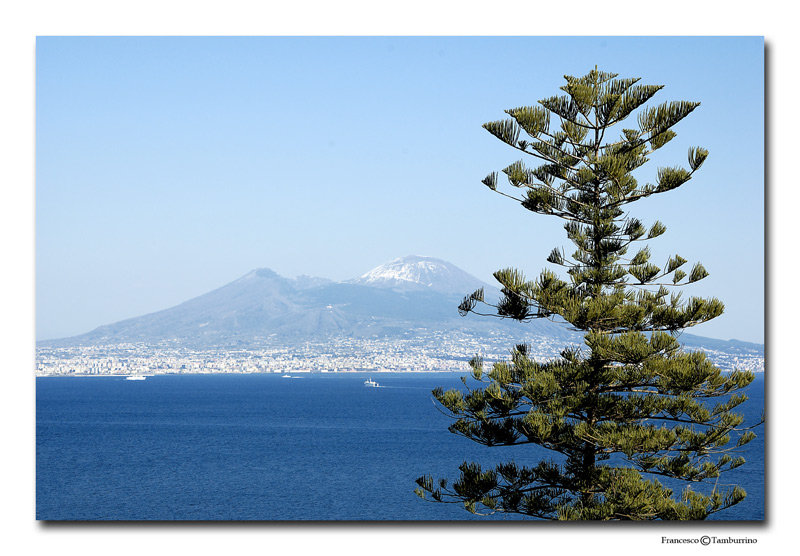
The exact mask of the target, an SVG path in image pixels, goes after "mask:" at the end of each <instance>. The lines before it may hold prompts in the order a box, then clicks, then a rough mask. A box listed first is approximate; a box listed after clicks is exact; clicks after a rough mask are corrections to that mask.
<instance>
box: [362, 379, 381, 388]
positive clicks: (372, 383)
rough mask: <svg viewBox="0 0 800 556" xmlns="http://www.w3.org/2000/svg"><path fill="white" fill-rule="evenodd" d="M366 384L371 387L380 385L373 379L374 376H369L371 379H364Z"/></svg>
mask: <svg viewBox="0 0 800 556" xmlns="http://www.w3.org/2000/svg"><path fill="white" fill-rule="evenodd" d="M364 386H368V387H370V388H377V387H378V386H380V385H379V384H378V383H377V382H375V381H374V380H372V378H369V379H367V380H365V381H364Z"/></svg>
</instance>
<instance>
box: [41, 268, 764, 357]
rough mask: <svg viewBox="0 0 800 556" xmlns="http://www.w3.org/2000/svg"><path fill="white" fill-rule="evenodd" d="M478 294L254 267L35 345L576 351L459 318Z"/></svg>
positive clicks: (541, 324)
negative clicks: (375, 341)
mask: <svg viewBox="0 0 800 556" xmlns="http://www.w3.org/2000/svg"><path fill="white" fill-rule="evenodd" d="M481 287H482V288H484V289H485V291H486V292H487V299H490V300H492V299H497V298H498V297H499V295H500V291H499V290H498V289H497V288H495V287H493V286H491V285H489V284H486V283H485V282H482V281H481V280H479V279H477V278H475V277H474V276H472V275H470V274H468V273H467V272H465V271H463V270H462V269H460V268H458V267H456V266H455V265H453V264H452V263H449V262H447V261H444V260H442V259H437V258H434V257H422V256H417V255H409V256H406V257H400V258H397V259H392V260H391V261H388V262H387V263H384V264H382V265H378V266H377V267H375V268H374V269H372V270H370V271H368V272H366V273H364V274H362V275H360V276H359V277H357V278H354V279H350V280H344V281H341V282H336V281H333V280H329V279H327V278H319V277H313V276H308V275H301V276H298V277H296V278H285V277H283V276H281V275H279V274H278V273H277V272H275V271H273V270H271V269H270V268H257V269H253V270H251V271H250V272H248V273H247V274H245V275H243V276H241V277H240V278H238V279H236V280H233V281H232V282H230V283H228V284H225V285H223V286H221V287H219V288H216V289H214V290H211V291H209V292H207V293H205V294H202V295H200V296H197V297H194V298H192V299H189V300H187V301H184V302H182V303H180V304H178V305H175V306H173V307H169V308H166V309H162V310H160V311H156V312H153V313H149V314H146V315H141V316H138V317H133V318H129V319H125V320H122V321H119V322H116V323H111V324H106V325H103V326H99V327H97V328H95V329H93V330H91V331H89V332H86V333H84V334H80V335H77V336H71V337H68V338H58V339H52V340H43V341H40V342H37V345H39V346H43V347H44V346H47V347H58V346H71V345H103V344H112V343H124V342H143V343H147V342H159V341H166V340H170V341H176V342H179V343H184V344H186V345H191V346H197V345H204V346H213V345H220V346H224V345H231V344H232V343H236V344H239V345H248V344H258V343H259V342H263V339H264V338H266V337H272V338H277V339H280V340H282V341H285V342H287V343H289V344H291V343H297V342H302V341H308V340H310V339H326V338H332V337H352V338H369V337H382V338H392V337H395V336H398V337H399V336H400V335H407V334H408V331H409V330H415V329H425V330H431V329H433V330H439V331H441V332H442V333H443V334H455V333H459V334H469V335H470V336H472V337H474V338H482V337H490V336H497V335H503V336H507V337H509V338H519V341H520V342H529V341H536V340H537V338H539V339H541V338H547V339H549V340H552V341H554V342H562V343H563V344H564V345H566V344H578V345H580V344H582V335H581V334H580V333H578V332H575V331H572V330H569V329H568V327H567V326H566V325H565V324H558V323H554V322H552V321H549V320H546V319H538V320H534V321H532V322H529V323H525V324H521V323H517V322H516V321H510V320H509V319H497V318H495V319H492V318H470V317H466V318H465V317H461V316H459V315H458V312H457V309H456V308H457V305H458V302H459V301H460V300H461V299H462V298H463V297H464V296H465V295H468V294H470V293H472V292H473V291H474V290H476V289H478V288H481ZM682 341H683V343H685V345H687V346H693V347H698V346H708V348H709V349H717V350H721V351H725V352H739V351H741V352H747V353H750V352H753V351H756V352H758V351H760V352H761V353H763V345H761V344H754V343H750V342H741V341H739V340H730V341H725V340H716V339H711V338H704V337H701V336H694V335H690V334H684V335H683V336H682Z"/></svg>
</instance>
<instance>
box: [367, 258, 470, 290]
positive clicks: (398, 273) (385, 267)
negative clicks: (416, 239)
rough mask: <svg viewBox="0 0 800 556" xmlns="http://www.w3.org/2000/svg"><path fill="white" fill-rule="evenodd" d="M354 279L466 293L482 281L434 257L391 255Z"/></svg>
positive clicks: (395, 286) (386, 285)
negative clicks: (393, 256)
mask: <svg viewBox="0 0 800 556" xmlns="http://www.w3.org/2000/svg"><path fill="white" fill-rule="evenodd" d="M352 282H353V283H356V284H361V285H364V286H373V287H379V288H391V289H400V290H432V291H438V292H443V293H454V294H459V295H466V294H469V293H471V292H472V291H474V290H475V289H477V288H480V287H482V286H484V284H483V283H482V282H481V281H480V280H478V279H477V278H475V277H474V276H471V275H470V274H467V273H466V272H464V271H463V270H461V269H460V268H458V267H456V266H454V265H452V264H450V263H448V262H446V261H443V260H441V259H435V258H433V257H420V256H417V255H412V256H408V257H402V258H398V259H393V260H391V261H389V262H387V263H384V264H382V265H380V266H377V267H375V268H373V269H372V270H370V271H369V272H367V273H366V274H363V275H361V276H359V277H358V278H356V279H355V280H352Z"/></svg>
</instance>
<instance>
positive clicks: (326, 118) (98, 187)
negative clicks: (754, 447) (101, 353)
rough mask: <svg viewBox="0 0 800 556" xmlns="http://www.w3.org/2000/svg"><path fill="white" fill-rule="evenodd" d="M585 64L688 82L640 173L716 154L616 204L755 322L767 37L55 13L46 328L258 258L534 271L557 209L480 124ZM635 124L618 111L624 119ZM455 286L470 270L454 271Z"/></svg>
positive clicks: (156, 300)
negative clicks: (380, 33) (126, 27)
mask: <svg viewBox="0 0 800 556" xmlns="http://www.w3.org/2000/svg"><path fill="white" fill-rule="evenodd" d="M595 66H597V67H598V68H599V69H601V70H604V71H610V72H614V73H618V74H620V76H621V77H641V78H642V82H643V83H649V84H661V85H664V86H665V88H664V89H663V90H662V91H661V92H660V93H659V94H658V95H657V96H656V97H655V98H654V99H653V101H651V104H657V103H660V102H664V101H671V100H692V101H699V102H700V103H701V105H700V107H699V108H698V109H697V110H695V111H694V112H693V113H692V114H691V115H690V116H689V117H688V118H687V119H686V120H684V121H683V122H681V123H680V124H678V126H677V127H676V128H675V131H677V133H678V135H677V137H676V138H675V139H673V141H672V142H671V143H670V144H669V145H667V146H666V147H664V148H663V149H662V150H661V151H659V153H658V155H657V156H654V157H653V158H652V160H651V162H650V163H649V164H647V165H645V167H644V168H643V169H642V170H641V171H640V173H638V174H637V177H638V178H639V179H640V182H646V181H653V180H654V179H655V173H656V168H657V167H659V166H674V165H682V166H686V153H687V151H688V149H689V147H690V146H697V145H699V146H703V147H705V148H707V149H708V150H709V151H710V156H709V158H708V160H707V161H706V163H705V164H704V166H703V168H702V169H701V170H699V171H698V172H697V173H696V174H695V177H694V178H693V179H692V180H691V181H690V182H688V183H687V184H686V185H684V186H683V187H681V188H679V189H678V190H676V191H672V192H669V193H666V194H664V195H656V196H654V197H651V198H649V199H646V200H643V201H641V202H638V203H634V204H633V205H629V209H630V214H631V216H635V217H639V218H641V219H642V220H643V221H644V222H645V224H647V223H652V222H653V221H654V220H656V219H658V220H660V221H661V222H663V223H664V224H665V225H666V227H667V233H666V234H664V235H663V236H661V237H660V238H658V239H657V240H654V241H653V242H652V243H651V248H652V251H653V253H654V259H653V262H655V263H656V264H658V263H663V262H665V261H666V260H667V258H668V257H669V256H671V255H673V254H675V253H678V254H680V255H681V256H683V257H684V258H686V259H688V260H689V261H690V263H693V262H696V261H700V262H702V263H703V265H704V266H705V267H706V269H707V270H708V271H709V273H710V276H709V277H708V278H706V279H705V280H703V281H702V282H700V283H697V284H695V285H692V286H690V287H687V288H686V289H685V291H684V295H685V296H695V295H696V296H701V297H710V296H714V297H717V298H719V299H721V300H722V301H723V302H724V303H725V306H726V312H725V314H724V315H723V316H721V317H719V318H717V319H715V320H714V321H711V322H709V323H706V324H703V325H701V326H698V327H695V328H693V329H691V330H689V332H691V333H693V334H698V335H702V336H709V337H714V338H721V339H731V338H736V339H739V340H745V341H753V342H759V343H760V342H763V341H764V256H765V251H764V241H765V236H764V224H765V222H764V214H765V210H764V201H765V191H764V176H765V169H764V157H765V155H764V141H765V138H764V131H765V130H764V113H765V109H764V73H765V67H764V40H763V38H762V37H758V36H753V37H662V38H657V37H226V38H214V37H194V38H192V37H150V38H147V37H61V36H40V37H38V38H37V40H36V163H35V164H36V190H35V203H36V208H35V211H36V214H35V233H36V239H35V241H36V244H35V249H36V252H35V264H36V337H37V339H39V340H42V339H50V338H58V337H65V336H71V335H76V334H80V333H83V332H87V331H89V330H91V329H94V328H96V327H97V326H100V325H103V324H109V323H112V322H116V321H119V320H122V319H125V318H130V317H135V316H139V315H142V314H146V313H150V312H153V311H157V310H161V309H165V308H168V307H171V306H174V305H177V304H178V303H181V302H183V301H186V300H188V299H190V298H192V297H195V296H198V295H201V294H203V293H206V292H208V291H210V290H212V289H214V288H217V287H220V286H222V285H225V284H226V283H228V282H231V281H233V280H235V279H236V278H239V277H240V276H242V275H244V274H246V273H248V272H249V271H250V270H252V269H255V268H270V269H272V270H274V271H275V272H277V273H278V274H281V275H283V276H286V277H295V276H298V275H302V274H306V275H312V276H320V277H325V278H330V279H333V280H345V279H349V278H354V277H357V276H359V275H361V274H363V273H365V272H367V271H369V270H371V269H372V268H374V267H375V266H378V265H379V264H382V263H384V262H386V261H388V260H390V259H393V258H396V257H401V256H405V255H411V254H416V255H427V256H433V257H438V258H441V259H444V260H447V261H449V262H451V263H453V264H455V265H456V266H458V267H460V268H462V269H463V270H465V271H467V272H469V273H470V274H473V275H474V276H476V277H478V278H480V279H482V280H484V281H487V282H493V278H492V273H493V272H494V271H496V270H498V269H501V268H506V267H509V266H512V267H516V268H519V269H520V270H522V271H524V272H525V274H526V275H527V276H528V277H530V278H534V277H535V276H537V275H538V273H539V272H540V271H541V270H542V269H544V268H552V267H551V266H550V265H549V264H548V263H547V262H546V261H545V259H546V257H547V255H548V254H549V253H550V251H551V250H552V249H553V248H554V247H561V246H563V247H565V248H567V252H571V251H570V250H569V247H571V245H570V244H569V242H568V240H567V239H566V236H565V233H564V230H563V227H562V223H561V221H559V220H558V219H556V218H552V217H545V216H541V215H537V214H533V213H531V212H528V211H526V210H524V209H523V208H521V207H520V206H519V205H516V204H514V203H513V202H512V201H511V200H509V199H507V198H504V197H502V196H500V195H497V194H493V193H492V192H491V191H490V190H488V189H487V188H486V187H485V186H484V185H483V184H482V183H481V180H482V179H483V178H484V177H485V176H486V175H487V174H489V173H490V172H493V171H499V170H501V169H502V168H504V167H506V166H507V165H509V164H511V163H512V162H515V161H517V160H519V156H518V154H520V153H519V152H518V151H514V150H513V149H511V148H510V147H508V146H506V145H504V144H503V143H501V142H500V141H498V140H497V139H495V138H494V137H492V136H491V135H490V134H489V133H488V132H486V131H485V130H484V129H482V128H481V124H483V123H484V122H488V121H493V120H499V119H504V118H505V117H507V116H506V114H505V113H504V112H503V111H504V110H505V109H508V108H514V107H518V106H523V105H532V104H535V103H536V102H537V101H538V100H540V99H543V98H546V97H550V96H553V95H556V94H562V91H560V90H559V87H560V86H561V85H563V83H564V79H563V76H564V75H565V74H567V75H575V76H579V75H584V74H585V73H587V72H588V71H589V70H591V69H593V68H594V67H595ZM632 126H633V124H631V127H632ZM465 293H468V292H465Z"/></svg>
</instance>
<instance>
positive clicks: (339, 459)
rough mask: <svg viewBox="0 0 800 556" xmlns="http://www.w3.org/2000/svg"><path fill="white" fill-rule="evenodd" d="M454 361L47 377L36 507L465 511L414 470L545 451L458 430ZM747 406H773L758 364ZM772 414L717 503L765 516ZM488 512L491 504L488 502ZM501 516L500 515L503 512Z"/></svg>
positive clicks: (224, 514)
mask: <svg viewBox="0 0 800 556" xmlns="http://www.w3.org/2000/svg"><path fill="white" fill-rule="evenodd" d="M459 377H460V375H458V374H450V373H434V374H431V373H381V374H380V375H376V376H375V377H374V378H376V379H377V380H378V381H379V382H380V383H381V387H380V388H365V387H364V386H363V381H364V380H365V378H366V376H364V375H361V374H330V373H326V374H312V375H305V376H303V377H302V378H296V379H287V378H283V377H282V376H280V375H184V376H175V375H157V376H154V377H149V378H148V379H147V380H146V381H126V380H124V379H122V378H120V377H92V378H74V377H69V378H67V377H42V378H37V379H36V400H37V402H36V431H37V437H36V516H37V519H39V520H403V521H416V520H467V519H476V516H473V515H472V514H470V513H468V512H466V511H465V510H464V509H463V508H462V507H459V506H457V505H444V504H436V503H431V502H426V501H424V500H421V499H420V498H418V497H417V496H416V495H415V494H414V492H413V491H414V488H415V487H416V485H415V483H414V479H415V478H416V477H419V476H420V475H426V474H430V475H433V477H434V478H439V477H450V478H454V477H455V476H456V475H457V468H458V465H459V464H461V463H462V462H463V461H465V460H467V461H478V462H480V463H482V464H487V465H488V464H491V463H493V462H499V461H505V460H510V459H513V460H515V461H516V462H517V463H518V464H532V463H534V462H535V461H537V460H538V459H539V458H540V457H542V456H544V457H546V456H547V453H546V452H544V451H537V450H539V449H538V448H535V447H534V448H532V447H530V446H523V447H514V448H508V447H506V448H486V447H484V446H479V445H477V444H475V443H473V442H470V441H468V440H466V439H464V438H461V437H458V436H455V435H453V434H451V433H449V432H447V426H448V424H449V423H450V419H449V418H448V417H447V416H445V415H443V414H442V413H440V412H439V411H438V410H437V409H436V407H435V406H434V404H433V402H432V397H431V394H430V391H431V389H433V388H434V387H436V386H444V387H446V388H447V387H459V386H461V381H460V378H459ZM748 395H749V397H750V398H751V399H750V400H749V401H748V402H747V403H746V405H745V406H743V412H744V413H745V415H746V416H747V417H748V421H756V420H758V418H759V417H760V415H761V411H762V409H763V407H764V378H763V374H762V375H757V378H756V381H755V383H754V384H753V385H752V386H751V387H750V389H749V391H748ZM763 433H764V430H763V427H761V428H759V429H758V430H757V434H758V438H757V439H756V440H754V441H753V442H751V443H750V444H748V445H747V446H746V447H745V452H744V454H743V455H744V456H745V457H746V459H747V460H748V461H747V464H745V466H744V467H743V468H740V469H737V470H735V471H733V472H731V473H728V474H724V475H723V480H724V482H726V483H734V484H739V485H741V486H742V487H744V488H745V490H746V491H747V492H748V497H747V498H746V500H745V501H744V502H742V503H741V504H739V505H737V506H735V507H733V508H731V509H729V510H727V511H726V512H722V513H720V514H716V515H715V518H716V519H724V520H761V519H763V518H764V434H763ZM478 519H485V518H478ZM497 519H503V518H502V516H500V517H498V518H497Z"/></svg>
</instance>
